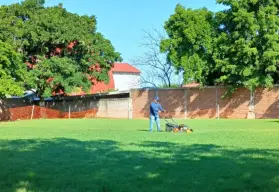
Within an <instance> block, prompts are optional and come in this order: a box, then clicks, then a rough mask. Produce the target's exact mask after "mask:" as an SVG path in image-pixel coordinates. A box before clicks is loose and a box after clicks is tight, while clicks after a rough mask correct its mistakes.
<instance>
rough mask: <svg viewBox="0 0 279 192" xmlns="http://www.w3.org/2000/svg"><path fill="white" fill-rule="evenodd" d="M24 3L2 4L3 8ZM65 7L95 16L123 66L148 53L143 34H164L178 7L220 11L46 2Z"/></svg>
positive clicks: (193, 4) (148, 2) (203, 2)
mask: <svg viewBox="0 0 279 192" xmlns="http://www.w3.org/2000/svg"><path fill="white" fill-rule="evenodd" d="M20 1H21V0H0V5H3V4H12V3H15V2H20ZM60 2H61V3H63V6H64V7H65V8H66V9H67V10H68V11H70V12H73V13H77V14H79V15H95V16H96V17H97V30H98V31H99V32H101V33H102V34H103V35H104V36H105V37H106V38H108V39H109V40H111V42H112V44H113V46H114V47H115V49H116V51H118V52H120V53H121V54H122V57H123V59H124V62H131V60H133V59H134V58H136V57H139V56H142V55H143V54H144V52H145V50H144V48H143V47H141V46H140V43H141V42H142V38H143V35H144V34H143V32H142V31H143V30H147V31H150V30H152V29H153V28H155V29H158V30H161V31H162V30H163V25H164V22H165V21H166V20H167V19H168V18H169V16H170V15H171V14H173V12H174V8H175V6H176V4H178V3H180V4H182V5H183V6H185V7H186V8H201V7H207V8H208V9H210V10H212V11H218V10H220V8H221V6H220V5H217V4H216V3H215V0H180V1H178V0H137V1H136V0H46V5H47V6H51V5H57V4H58V3H60Z"/></svg>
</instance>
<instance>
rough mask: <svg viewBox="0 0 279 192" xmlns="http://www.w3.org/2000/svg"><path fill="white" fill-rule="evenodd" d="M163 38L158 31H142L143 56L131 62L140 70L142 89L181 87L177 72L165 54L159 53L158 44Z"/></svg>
mask: <svg viewBox="0 0 279 192" xmlns="http://www.w3.org/2000/svg"><path fill="white" fill-rule="evenodd" d="M163 39H165V36H164V35H163V34H162V33H161V32H159V31H158V30H153V32H148V31H144V38H143V43H142V44H141V45H142V46H143V47H144V48H146V50H147V51H146V52H145V54H144V56H141V57H139V58H137V59H135V60H134V61H133V63H134V65H135V66H137V67H139V68H140V69H141V70H142V75H141V84H142V86H144V87H150V86H151V87H156V88H158V87H178V86H180V85H181V83H182V82H181V78H180V75H179V72H180V71H179V70H176V69H175V68H174V66H173V65H172V63H171V61H170V60H168V59H167V54H166V53H161V52H160V42H161V41H162V40H163Z"/></svg>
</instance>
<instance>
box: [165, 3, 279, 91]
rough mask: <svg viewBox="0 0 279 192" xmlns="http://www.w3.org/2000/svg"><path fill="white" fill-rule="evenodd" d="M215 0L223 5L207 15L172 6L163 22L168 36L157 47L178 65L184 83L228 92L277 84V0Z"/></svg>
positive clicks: (278, 41) (205, 12) (278, 12)
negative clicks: (172, 12) (219, 87)
mask: <svg viewBox="0 0 279 192" xmlns="http://www.w3.org/2000/svg"><path fill="white" fill-rule="evenodd" d="M217 2H218V3H221V4H223V5H225V6H226V9H224V10H223V11H220V12H217V13H212V12H210V11H208V10H206V9H197V10H192V9H185V8H184V7H182V6H181V5H177V7H176V9H175V13H174V14H173V15H172V16H171V17H170V18H169V19H168V21H167V22H166V24H165V29H166V31H167V33H168V36H169V38H168V39H165V40H163V41H162V42H161V51H163V52H165V53H168V58H169V59H170V61H171V62H172V63H173V64H174V66H175V67H176V68H177V69H179V68H183V69H184V80H185V81H189V80H194V81H197V82H200V83H202V84H205V85H215V84H219V85H220V84H221V85H226V86H227V87H229V90H230V91H233V90H234V89H236V88H238V87H246V88H248V89H250V90H251V91H253V90H254V89H255V88H256V87H259V86H263V87H272V86H273V84H275V83H278V82H279V73H278V69H279V65H278V64H279V61H278V59H279V34H278V33H279V17H278V14H279V1H278V0H270V1H266V0H243V1H239V0H217ZM230 91H229V92H230Z"/></svg>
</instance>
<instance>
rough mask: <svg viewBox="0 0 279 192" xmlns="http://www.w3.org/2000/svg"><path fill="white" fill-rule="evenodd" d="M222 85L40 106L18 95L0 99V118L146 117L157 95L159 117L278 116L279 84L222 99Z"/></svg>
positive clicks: (141, 90)
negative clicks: (163, 109)
mask: <svg viewBox="0 0 279 192" xmlns="http://www.w3.org/2000/svg"><path fill="white" fill-rule="evenodd" d="M224 91H225V89H224V88H220V87H218V88H216V87H209V88H204V89H199V88H188V89H159V90H154V89H153V90H152V89H151V90H148V89H146V90H144V89H140V90H132V91H131V95H130V98H128V96H125V97H121V98H115V97H113V98H87V99H81V98H79V99H73V100H64V101H56V102H46V103H45V105H44V106H40V105H39V104H38V103H35V105H34V106H33V104H32V103H31V102H30V101H24V100H21V99H16V100H5V101H3V100H2V101H1V100H0V120H2V121H3V120H4V121H7V120H17V119H31V114H32V109H33V107H34V110H33V119H38V118H69V117H70V118H98V117H101V118H125V119H127V118H134V119H140V118H148V116H149V105H150V103H151V102H152V101H153V99H154V97H155V96H156V95H158V96H159V97H160V100H161V104H162V106H163V107H164V108H165V109H166V110H167V113H166V114H162V115H163V117H164V116H165V117H174V118H189V119H196V118H197V119H201V118H206V119H208V118H218V117H219V118H234V119H245V118H247V114H248V112H249V111H250V110H252V111H254V113H255V116H256V118H257V119H262V118H279V87H275V88H273V89H262V88H259V89H257V90H256V91H255V93H254V94H252V95H251V93H250V91H248V90H247V89H244V88H242V89H238V90H237V91H236V92H235V93H234V94H233V95H232V97H230V98H226V99H222V98H221V97H222V95H223V93H224ZM69 111H70V115H69Z"/></svg>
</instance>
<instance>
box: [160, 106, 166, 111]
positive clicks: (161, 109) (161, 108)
mask: <svg viewBox="0 0 279 192" xmlns="http://www.w3.org/2000/svg"><path fill="white" fill-rule="evenodd" d="M159 110H160V111H164V112H165V111H166V110H165V109H164V108H163V107H162V105H161V104H159Z"/></svg>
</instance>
